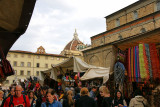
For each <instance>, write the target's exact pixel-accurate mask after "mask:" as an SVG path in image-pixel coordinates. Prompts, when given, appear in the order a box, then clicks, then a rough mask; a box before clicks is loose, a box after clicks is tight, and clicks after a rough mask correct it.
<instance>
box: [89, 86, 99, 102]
mask: <svg viewBox="0 0 160 107" xmlns="http://www.w3.org/2000/svg"><path fill="white" fill-rule="evenodd" d="M96 91H97V87H96V86H92V90H91V91H90V92H89V94H90V97H92V98H93V99H94V100H95V101H96V100H97V97H96Z"/></svg>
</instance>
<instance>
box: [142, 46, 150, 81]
mask: <svg viewBox="0 0 160 107" xmlns="http://www.w3.org/2000/svg"><path fill="white" fill-rule="evenodd" d="M143 56H144V64H145V69H146V71H145V73H146V75H147V77H146V79H147V80H149V66H148V60H147V56H146V50H145V44H144V43H143Z"/></svg>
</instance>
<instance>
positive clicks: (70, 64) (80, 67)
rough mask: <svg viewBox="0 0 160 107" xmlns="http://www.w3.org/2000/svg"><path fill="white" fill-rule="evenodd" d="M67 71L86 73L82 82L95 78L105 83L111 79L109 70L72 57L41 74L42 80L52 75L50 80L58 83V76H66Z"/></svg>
mask: <svg viewBox="0 0 160 107" xmlns="http://www.w3.org/2000/svg"><path fill="white" fill-rule="evenodd" d="M67 70H73V72H77V73H78V72H86V73H85V74H84V75H83V76H82V77H81V79H80V80H89V79H93V78H103V83H105V82H106V81H107V80H108V79H109V71H110V70H109V68H103V67H96V66H93V65H89V64H87V63H86V62H84V61H82V60H81V59H79V58H77V57H71V58H69V59H67V60H65V61H63V62H62V63H59V64H57V65H52V68H51V69H49V70H46V71H42V72H41V73H40V79H41V80H42V79H44V74H45V73H47V74H48V73H50V78H52V79H54V80H56V81H57V74H58V73H59V72H60V73H62V74H65V73H66V71H67Z"/></svg>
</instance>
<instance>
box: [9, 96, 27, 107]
mask: <svg viewBox="0 0 160 107" xmlns="http://www.w3.org/2000/svg"><path fill="white" fill-rule="evenodd" d="M23 99H24V102H25V105H26V104H27V102H26V96H25V95H24V94H23ZM11 105H13V107H14V103H13V95H11V96H10V102H9V107H10V106H11Z"/></svg>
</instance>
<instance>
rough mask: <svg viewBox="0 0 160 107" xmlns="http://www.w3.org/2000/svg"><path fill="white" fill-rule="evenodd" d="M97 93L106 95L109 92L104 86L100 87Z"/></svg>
mask: <svg viewBox="0 0 160 107" xmlns="http://www.w3.org/2000/svg"><path fill="white" fill-rule="evenodd" d="M99 91H101V92H103V93H106V94H110V91H109V89H108V88H107V87H106V86H101V87H100V88H99Z"/></svg>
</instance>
